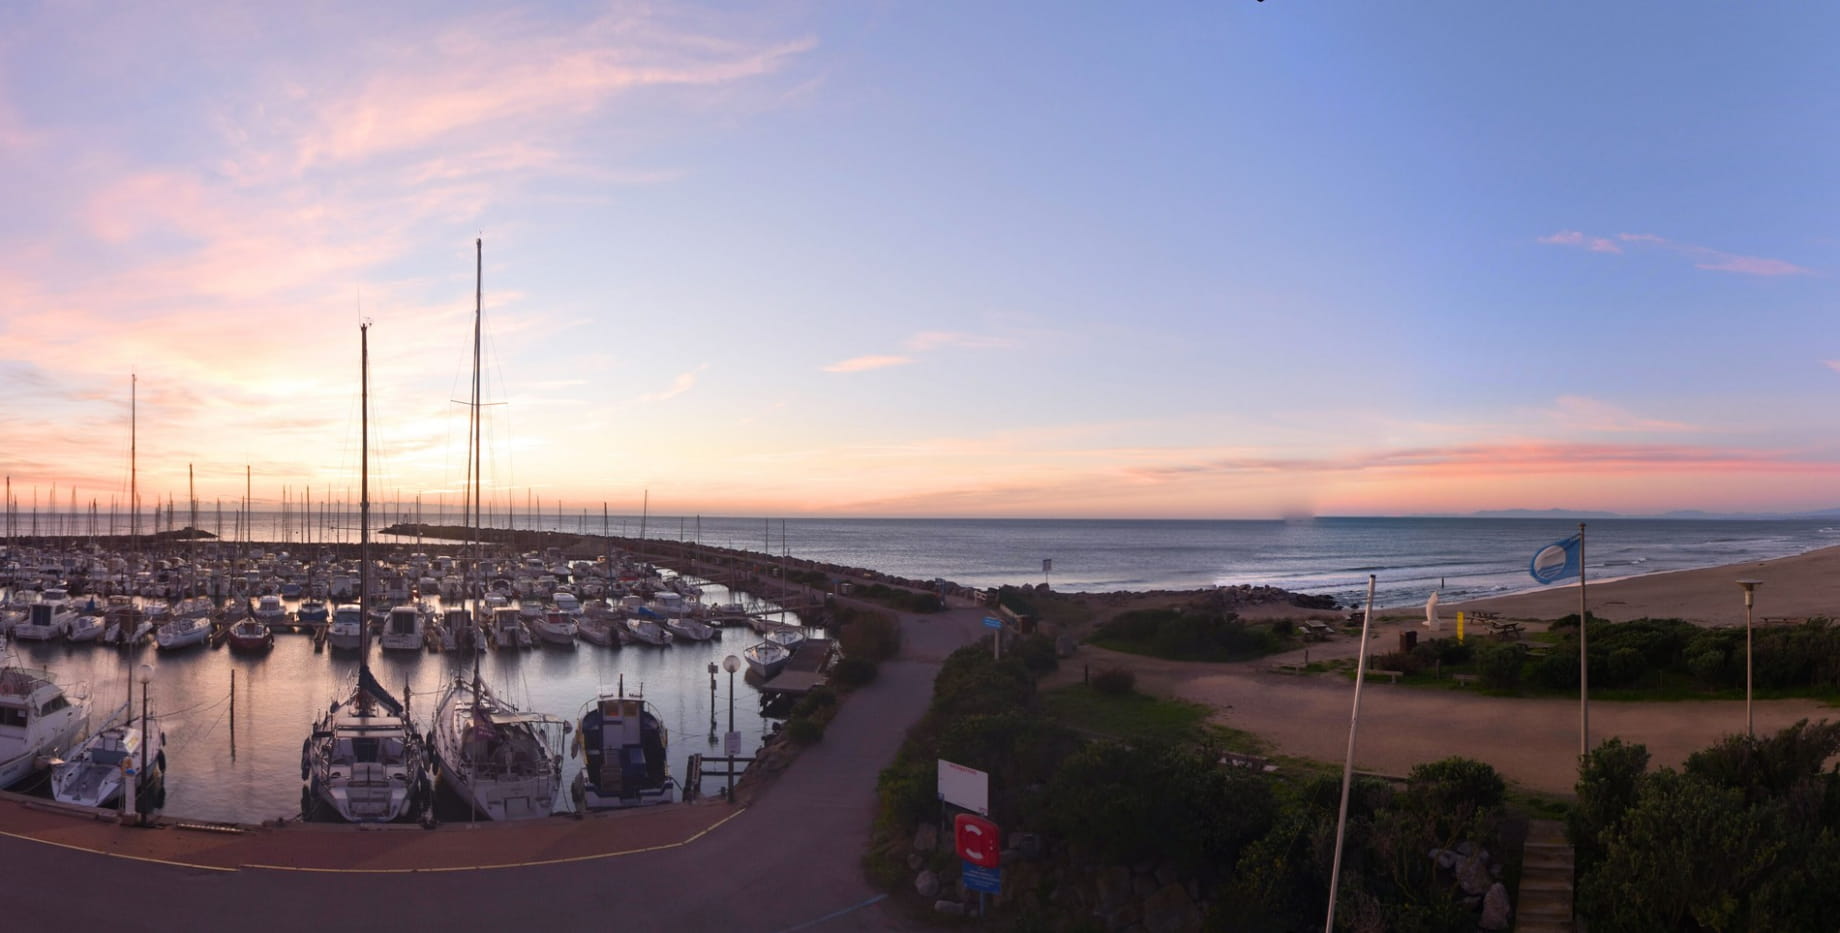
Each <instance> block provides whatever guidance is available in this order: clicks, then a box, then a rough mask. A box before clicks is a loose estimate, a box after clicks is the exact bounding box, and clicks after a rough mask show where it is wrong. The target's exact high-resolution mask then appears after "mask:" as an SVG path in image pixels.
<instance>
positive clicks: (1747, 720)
mask: <svg viewBox="0 0 1840 933" xmlns="http://www.w3.org/2000/svg"><path fill="white" fill-rule="evenodd" d="M1762 582H1763V581H1762V580H1748V579H1747V580H1739V581H1738V585H1739V586H1741V587H1743V588H1744V734H1745V736H1746V737H1748V738H1753V739H1754V738H1756V737H1757V721H1756V720H1755V719H1753V718H1752V715H1751V606H1752V604H1754V603H1755V602H1756V600H1757V586H1758V585H1759V584H1761V583H1762Z"/></svg>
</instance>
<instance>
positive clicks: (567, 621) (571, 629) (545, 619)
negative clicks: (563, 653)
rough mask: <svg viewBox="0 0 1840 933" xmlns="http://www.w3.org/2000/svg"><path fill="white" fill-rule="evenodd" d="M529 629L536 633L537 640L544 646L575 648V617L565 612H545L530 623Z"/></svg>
mask: <svg viewBox="0 0 1840 933" xmlns="http://www.w3.org/2000/svg"><path fill="white" fill-rule="evenodd" d="M530 628H531V631H533V632H535V633H536V635H537V640H538V641H541V642H543V643H544V644H546V645H554V646H556V647H558V648H573V647H575V632H576V629H577V625H576V623H575V617H574V616H572V615H569V614H568V613H566V612H562V611H560V610H554V611H551V612H546V613H544V614H543V615H541V616H538V617H537V618H536V620H535V621H533V622H531V623H530Z"/></svg>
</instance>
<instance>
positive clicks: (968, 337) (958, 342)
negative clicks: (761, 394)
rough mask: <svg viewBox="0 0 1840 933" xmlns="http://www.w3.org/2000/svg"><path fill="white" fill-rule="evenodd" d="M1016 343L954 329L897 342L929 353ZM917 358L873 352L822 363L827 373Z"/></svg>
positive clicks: (910, 350)
mask: <svg viewBox="0 0 1840 933" xmlns="http://www.w3.org/2000/svg"><path fill="white" fill-rule="evenodd" d="M1015 345H1016V341H1015V340H1014V339H1012V338H1009V337H1000V336H996V335H992V334H972V333H966V332H964V331H955V330H923V331H920V332H919V333H916V334H913V335H912V336H910V337H908V338H907V339H906V340H903V341H902V342H901V346H902V347H903V348H904V349H906V350H907V352H908V353H909V354H915V353H932V352H934V351H936V350H1002V349H1006V348H1009V347H1013V346H1015ZM913 362H917V360H916V359H915V358H914V357H913V356H910V355H898V354H874V355H869V356H857V357H851V358H850V359H847V360H843V361H842V362H838V363H832V364H830V365H829V366H826V367H824V371H825V372H827V373H860V372H867V371H868V370H871V369H885V368H887V367H889V366H906V365H907V364H909V363H913Z"/></svg>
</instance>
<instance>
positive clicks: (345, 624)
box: [326, 603, 364, 651]
mask: <svg viewBox="0 0 1840 933" xmlns="http://www.w3.org/2000/svg"><path fill="white" fill-rule="evenodd" d="M363 629H364V621H363V614H362V613H360V612H359V611H358V607H357V606H356V605H355V604H353V603H345V604H343V605H341V606H339V608H338V609H337V610H335V611H334V612H333V613H332V621H331V622H330V623H329V624H328V625H327V628H326V644H328V645H331V646H332V648H333V650H335V651H356V650H358V645H359V643H360V642H361V640H362V639H363V635H364V633H363Z"/></svg>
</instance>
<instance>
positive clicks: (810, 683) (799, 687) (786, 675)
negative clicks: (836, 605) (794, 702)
mask: <svg viewBox="0 0 1840 933" xmlns="http://www.w3.org/2000/svg"><path fill="white" fill-rule="evenodd" d="M834 644H835V643H834V642H832V641H831V639H828V638H807V639H805V640H804V641H802V642H799V646H798V648H797V650H795V651H793V653H792V657H791V659H789V660H787V661H786V666H785V667H784V668H781V669H780V672H779V673H778V674H775V675H774V676H773V679H772V680H769V681H767V682H766V683H763V684H761V685H760V693H761V695H762V696H763V697H766V698H768V699H778V698H780V697H802V696H804V695H805V694H807V693H810V692H811V691H812V690H813V689H814V688H816V687H821V686H824V685H825V684H828V683H830V679H831V676H830V673H829V667H830V663H829V662H830V658H831V649H832V647H833V645H834Z"/></svg>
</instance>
